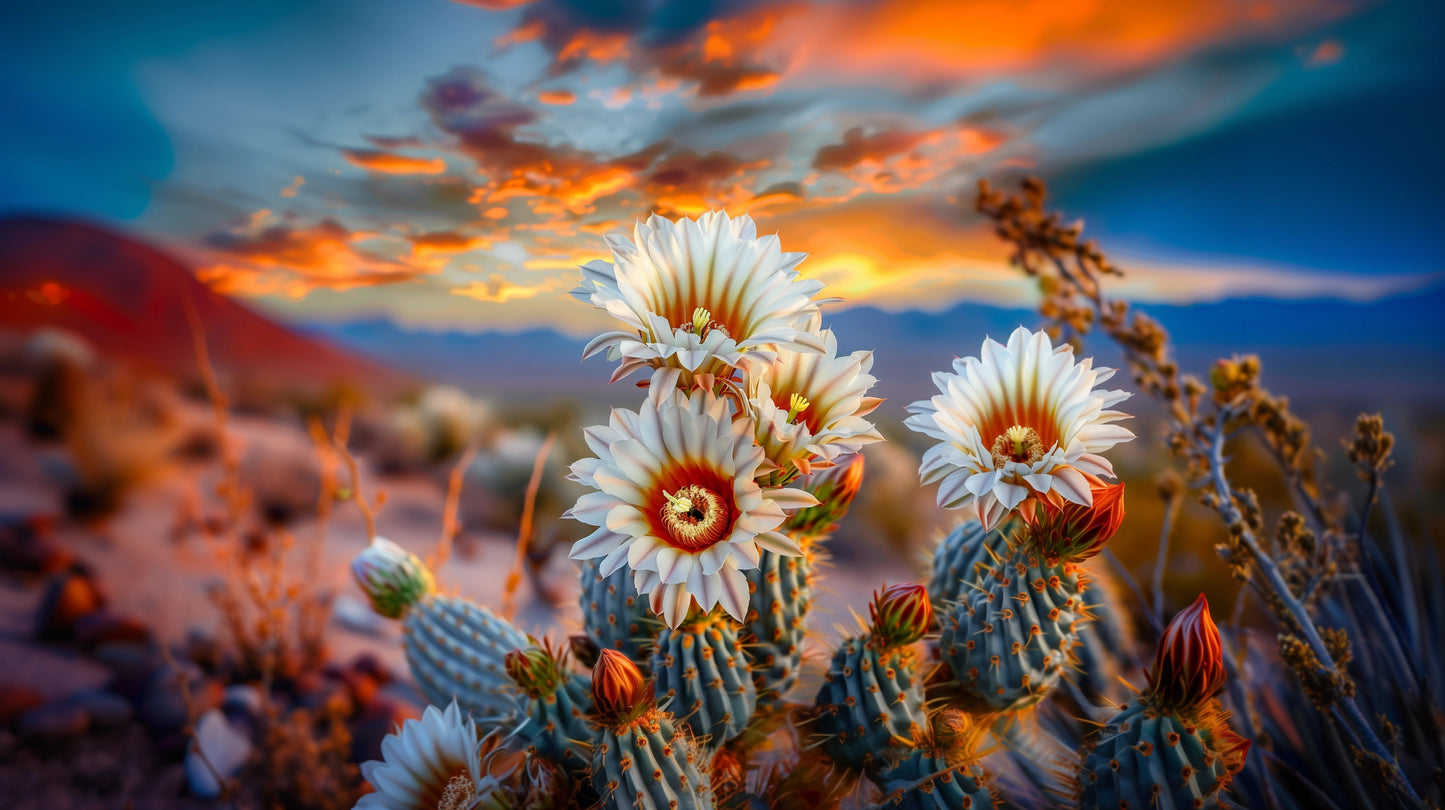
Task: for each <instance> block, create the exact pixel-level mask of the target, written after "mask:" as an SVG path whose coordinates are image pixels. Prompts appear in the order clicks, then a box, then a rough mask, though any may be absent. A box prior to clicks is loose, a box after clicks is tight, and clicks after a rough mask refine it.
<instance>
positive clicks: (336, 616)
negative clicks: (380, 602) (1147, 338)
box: [331, 594, 386, 638]
mask: <svg viewBox="0 0 1445 810" xmlns="http://www.w3.org/2000/svg"><path fill="white" fill-rule="evenodd" d="M331 618H332V620H333V621H335V622H336V623H337V624H338V625H340V626H341V627H342V628H344V629H346V630H350V631H351V632H353V633H357V634H359V635H363V636H370V637H372V638H383V637H385V636H386V619H383V618H382V617H380V616H378V615H376V611H374V610H372V609H371V605H368V604H367V603H365V602H363V601H361V600H360V599H357V598H356V597H354V596H349V595H347V594H339V595H338V596H337V597H336V599H335V600H334V601H332V603H331Z"/></svg>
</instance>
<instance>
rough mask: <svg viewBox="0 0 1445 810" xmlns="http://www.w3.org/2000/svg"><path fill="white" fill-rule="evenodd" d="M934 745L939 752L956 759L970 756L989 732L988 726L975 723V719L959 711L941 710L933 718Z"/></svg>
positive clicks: (951, 709)
mask: <svg viewBox="0 0 1445 810" xmlns="http://www.w3.org/2000/svg"><path fill="white" fill-rule="evenodd" d="M932 723H933V744H934V746H935V747H936V748H938V750H940V751H943V752H944V753H945V754H947V755H949V759H950V760H952V759H953V758H954V757H963V756H968V755H970V754H972V753H973V751H974V749H975V748H976V747H977V744H978V740H979V738H980V737H982V736H983V734H984V733H985V732H987V730H988V728H987V726H980V725H978V724H976V723H974V722H973V717H972V716H971V715H969V714H967V713H966V712H963V711H960V710H958V709H953V708H948V709H941V710H939V712H938V713H937V714H935V715H934V716H933V721H932Z"/></svg>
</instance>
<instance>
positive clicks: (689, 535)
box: [662, 484, 730, 551]
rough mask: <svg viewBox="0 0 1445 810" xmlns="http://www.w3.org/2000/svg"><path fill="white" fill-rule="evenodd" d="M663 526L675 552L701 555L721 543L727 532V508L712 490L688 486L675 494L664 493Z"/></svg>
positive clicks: (664, 491) (665, 538)
mask: <svg viewBox="0 0 1445 810" xmlns="http://www.w3.org/2000/svg"><path fill="white" fill-rule="evenodd" d="M662 496H663V497H664V498H666V499H667V503H666V504H664V505H663V507H662V525H663V526H665V527H666V528H667V534H668V535H670V537H664V538H663V539H664V540H670V541H671V544H672V546H673V547H675V548H680V549H682V550H684V551H702V550H703V549H705V548H708V547H710V546H711V545H713V544H714V543H716V542H718V541H719V540H722V539H723V536H724V535H725V534H726V533H727V531H728V524H729V522H730V521H729V520H728V517H729V510H728V505H727V504H726V503H725V502H724V501H723V499H722V498H721V497H719V496H718V494H717V493H716V492H713V491H712V490H710V489H708V488H706V487H701V486H698V485H697V484H688V485H687V486H684V487H682V488H681V489H679V490H678V491H677V492H676V493H672V492H668V491H666V490H663V493H662Z"/></svg>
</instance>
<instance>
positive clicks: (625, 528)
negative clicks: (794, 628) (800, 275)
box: [567, 392, 817, 627]
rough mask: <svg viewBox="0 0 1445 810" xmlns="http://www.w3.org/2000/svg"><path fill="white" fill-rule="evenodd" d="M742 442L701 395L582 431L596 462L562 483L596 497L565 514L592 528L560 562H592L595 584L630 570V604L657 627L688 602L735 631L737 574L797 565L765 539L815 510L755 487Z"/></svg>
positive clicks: (732, 424)
mask: <svg viewBox="0 0 1445 810" xmlns="http://www.w3.org/2000/svg"><path fill="white" fill-rule="evenodd" d="M753 432H754V427H753V421H752V419H751V418H748V417H746V416H740V417H737V418H735V414H734V413H733V407H732V402H731V401H730V400H728V399H726V398H722V397H715V396H713V395H711V394H709V393H705V392H695V393H693V394H691V395H688V396H684V395H683V394H682V393H680V392H678V393H674V394H673V395H671V396H669V397H668V398H667V399H665V400H664V401H663V402H661V403H660V404H654V403H653V401H652V400H651V399H649V400H648V401H647V403H645V404H644V406H643V408H642V410H641V411H640V412H638V411H629V410H623V409H615V410H613V411H612V418H611V420H610V421H609V423H608V424H607V425H598V426H595V427H591V428H588V429H587V430H586V431H584V434H585V436H586V439H587V444H588V446H589V447H591V448H592V451H593V452H594V453H596V454H597V457H596V458H585V459H582V460H580V461H578V462H577V463H575V464H573V465H572V475H571V478H572V480H574V481H577V482H579V483H581V484H583V485H585V486H588V487H591V488H593V489H595V490H597V491H596V492H589V493H587V494H585V495H583V496H582V497H581V498H579V499H578V500H577V504H576V505H575V506H573V507H572V509H571V510H570V511H569V512H568V513H567V514H568V516H570V517H572V518H575V519H577V520H579V521H582V522H583V523H586V524H589V525H592V526H596V527H598V528H597V530H596V531H594V532H593V533H592V534H590V535H588V536H587V537H584V538H583V539H581V540H579V541H577V543H576V544H575V545H573V547H572V554H571V556H572V558H573V559H582V560H585V559H594V558H600V559H601V562H600V570H601V574H602V576H608V575H610V574H612V573H613V572H614V571H616V570H617V569H619V568H621V567H623V566H628V567H629V568H631V570H632V572H633V580H634V582H635V584H636V586H637V592H638V593H639V594H647V595H649V596H650V599H651V605H652V610H653V612H654V613H656V614H658V615H659V616H661V617H662V618H663V619H664V620H665V621H666V622H667V623H668V625H669V626H672V627H676V626H677V625H678V624H680V623H681V622H682V620H683V619H684V618H686V616H687V613H688V610H689V608H690V607H691V606H692V603H693V602H694V601H695V602H696V603H697V605H698V606H699V607H700V608H701V609H702V610H710V609H712V608H713V607H714V606H716V605H722V607H723V609H724V610H726V611H727V612H728V613H729V614H730V615H732V616H733V618H735V619H738V620H742V619H743V617H744V616H745V615H746V614H747V605H748V583H747V579H746V577H744V576H743V573H742V572H743V571H745V570H748V569H752V568H757V567H758V561H759V555H760V554H761V553H762V551H763V550H768V551H772V552H775V553H777V554H782V555H786V556H797V555H800V554H802V549H800V548H799V547H798V544H797V543H795V542H794V541H793V540H791V539H790V538H788V537H787V536H786V535H785V534H783V533H782V532H779V531H777V529H778V527H779V526H780V525H782V523H783V521H784V520H785V519H786V517H787V515H786V513H787V512H789V511H791V510H794V509H799V508H803V507H807V506H812V505H814V504H816V503H817V499H815V498H814V497H813V496H812V495H809V494H808V493H807V492H804V491H803V490H799V489H787V488H781V487H779V488H763V487H760V486H759V485H758V483H757V481H756V480H754V479H755V476H756V475H757V472H758V469H759V467H760V466H761V465H762V464H763V463H764V459H763V451H762V448H760V447H758V446H757V445H755V444H754V443H753Z"/></svg>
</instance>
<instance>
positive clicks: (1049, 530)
mask: <svg viewBox="0 0 1445 810" xmlns="http://www.w3.org/2000/svg"><path fill="white" fill-rule="evenodd" d="M1089 491H1090V492H1091V493H1092V494H1093V496H1094V498H1093V501H1094V502H1093V503H1092V504H1090V505H1088V506H1082V505H1080V504H1077V503H1074V502H1072V501H1064V502H1063V505H1062V506H1059V505H1055V504H1053V503H1050V502H1049V501H1047V500H1041V501H1040V504H1041V511H1040V514H1039V515H1038V516H1037V519H1036V520H1035V521H1034V523H1033V527H1032V528H1031V529H1030V534H1031V536H1032V537H1033V539H1034V542H1036V543H1037V544H1038V546H1039V550H1040V551H1041V552H1042V553H1043V555H1044V558H1045V559H1048V560H1060V561H1063V562H1081V561H1083V560H1087V559H1089V558H1090V557H1092V556H1094V555H1095V554H1098V553H1099V552H1100V551H1103V550H1104V543H1106V542H1108V541H1109V538H1111V537H1113V536H1114V533H1115V532H1117V531H1119V526H1120V525H1121V524H1122V523H1123V522H1124V485H1123V483H1118V484H1106V483H1104V482H1103V481H1100V480H1098V479H1093V480H1091V481H1090V482H1089Z"/></svg>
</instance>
